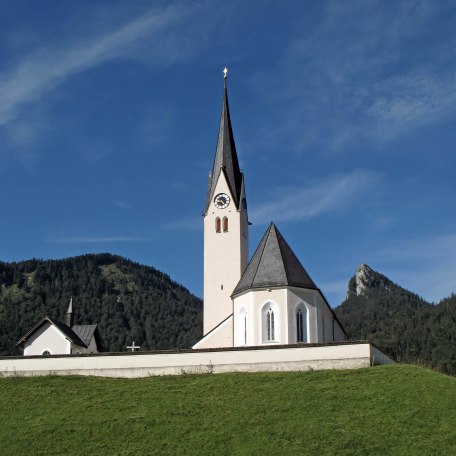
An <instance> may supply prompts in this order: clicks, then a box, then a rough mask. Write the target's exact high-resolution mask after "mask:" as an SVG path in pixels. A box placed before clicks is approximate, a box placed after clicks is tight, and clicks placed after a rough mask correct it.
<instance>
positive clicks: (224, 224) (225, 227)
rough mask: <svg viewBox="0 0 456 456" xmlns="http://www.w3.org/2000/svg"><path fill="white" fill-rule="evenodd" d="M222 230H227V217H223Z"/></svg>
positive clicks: (225, 231)
mask: <svg viewBox="0 0 456 456" xmlns="http://www.w3.org/2000/svg"><path fill="white" fill-rule="evenodd" d="M223 232H224V233H227V232H228V217H223Z"/></svg>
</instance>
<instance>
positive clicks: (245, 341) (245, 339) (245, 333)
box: [244, 314, 247, 345]
mask: <svg viewBox="0 0 456 456" xmlns="http://www.w3.org/2000/svg"><path fill="white" fill-rule="evenodd" d="M244 345H247V314H245V315H244Z"/></svg>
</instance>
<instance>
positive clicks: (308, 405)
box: [0, 365, 456, 455]
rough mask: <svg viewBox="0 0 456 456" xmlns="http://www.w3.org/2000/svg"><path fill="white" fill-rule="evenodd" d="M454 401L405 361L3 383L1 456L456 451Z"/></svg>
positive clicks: (443, 382) (444, 383)
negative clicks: (342, 368)
mask: <svg viewBox="0 0 456 456" xmlns="http://www.w3.org/2000/svg"><path fill="white" fill-rule="evenodd" d="M455 403H456V379H455V378H451V377H446V376H444V375H442V374H439V373H436V372H432V371H428V370H424V369H421V368H416V367H411V366H399V365H395V366H387V367H376V368H371V369H360V370H354V371H321V372H306V373H293V372H290V373H264V374H223V375H183V376H178V377H154V378H147V379H135V380H125V379H104V378H83V377H36V378H19V377H16V378H2V379H0V410H1V411H0V442H1V454H2V455H19V454H33V455H39V454H53V455H55V454H67V455H72V454H75V455H76V454H78V455H79V454H98V455H108V454H109V455H114V454H124V455H141V454H160V455H163V454H172V455H180V454H185V455H192V454H196V455H206V454H207V455H228V454H229V455H232V454H235V455H237V454H246V455H247V454H248V455H256V454H261V455H277V454H280V455H287V454H316V455H326V454H328V455H335V454H337V455H343V454H350V455H369V454H381V455H385V454H388V455H396V454H398V455H401V454H404V455H418V454H419V455H427V454H429V455H430V454H433V455H434V454H456V426H455V423H456V409H455V407H454V404H455Z"/></svg>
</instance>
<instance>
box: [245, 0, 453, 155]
mask: <svg viewBox="0 0 456 456" xmlns="http://www.w3.org/2000/svg"><path fill="white" fill-rule="evenodd" d="M320 5H321V11H320V15H321V20H320V21H316V22H315V24H312V25H309V26H308V27H303V28H302V29H300V31H299V32H296V33H295V35H294V36H293V38H292V39H291V40H290V41H289V44H288V47H284V52H283V54H282V57H281V59H280V60H279V61H278V63H277V65H276V69H277V70H271V71H269V72H268V73H267V74H265V73H264V72H261V74H260V73H257V74H255V75H254V76H253V77H252V85H254V87H255V88H256V90H258V91H260V92H261V94H262V96H264V94H265V93H267V94H268V100H270V102H271V103H275V106H274V111H275V112H276V113H277V117H276V118H275V119H274V122H275V128H274V130H275V131H277V132H278V135H280V137H276V142H277V143H282V144H284V143H286V142H289V143H294V144H297V145H302V144H306V143H309V142H310V143H319V144H321V145H323V146H324V147H325V148H326V149H331V150H332V151H334V152H338V151H340V150H344V149H346V148H347V146H351V145H353V144H355V143H356V144H359V143H360V140H361V141H363V143H369V144H372V146H373V147H376V144H377V143H378V142H379V141H380V142H383V141H390V140H394V139H396V138H399V137H401V136H402V135H404V134H408V133H410V132H411V131H414V130H415V129H417V128H420V127H423V126H427V125H431V124H432V123H434V122H437V121H440V120H441V119H442V118H443V117H445V116H448V115H451V114H455V113H456V85H455V81H454V59H455V57H456V38H455V37H454V34H453V35H451V36H448V39H447V40H446V43H445V44H444V45H443V46H442V45H439V48H438V49H436V47H435V43H436V42H439V43H442V37H441V36H440V34H441V33H445V32H442V31H441V26H440V22H441V19H442V16H444V15H445V8H449V6H448V5H447V4H445V2H439V3H433V2H429V1H426V0H417V1H403V2H395V3H394V5H393V4H391V3H388V2H382V1H377V0H371V1H353V2H339V1H328V2H322V3H321V4H320ZM298 75H301V76H298ZM290 100H292V101H293V103H292V105H291V106H290ZM299 125H305V126H306V128H304V129H303V128H298V126H299ZM290 126H291V128H290ZM260 128H261V126H260ZM263 128H264V127H263ZM265 129H266V130H268V126H266V127H265ZM290 129H291V130H292V131H295V132H300V133H299V134H298V135H297V134H293V133H292V134H290V133H289V130H290ZM268 141H269V139H268ZM291 147H293V144H291ZM298 147H299V146H298ZM301 147H302V146H301Z"/></svg>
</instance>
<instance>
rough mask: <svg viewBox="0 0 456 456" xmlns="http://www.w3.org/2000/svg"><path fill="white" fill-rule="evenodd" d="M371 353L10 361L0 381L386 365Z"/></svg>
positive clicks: (1, 368)
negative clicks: (7, 378)
mask: <svg viewBox="0 0 456 456" xmlns="http://www.w3.org/2000/svg"><path fill="white" fill-rule="evenodd" d="M373 349H375V347H372V346H371V345H370V344H368V343H356V344H350V343H345V344H341V345H329V346H300V347H283V346H282V347H275V348H273V347H269V348H268V349H255V348H252V349H245V348H241V349H237V350H236V349H230V350H225V351H223V350H192V351H188V352H171V353H140V352H139V353H121V354H112V353H110V354H108V355H100V354H93V355H85V356H76V355H69V356H50V357H35V358H34V357H14V358H0V373H1V374H2V375H5V376H17V375H19V376H21V375H23V376H32V375H50V374H55V375H92V376H103V377H125V378H133V377H148V376H153V375H182V374H183V373H210V372H213V373H224V372H267V371H305V370H310V369H312V370H313V369H317V370H318V369H355V368H360V367H368V366H370V365H371V363H372V353H374V354H375V362H376V363H378V364H386V363H391V360H390V359H389V358H387V357H386V355H384V354H383V353H382V352H380V351H379V350H378V349H375V350H374V351H372V350H373ZM381 355H383V356H381Z"/></svg>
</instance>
